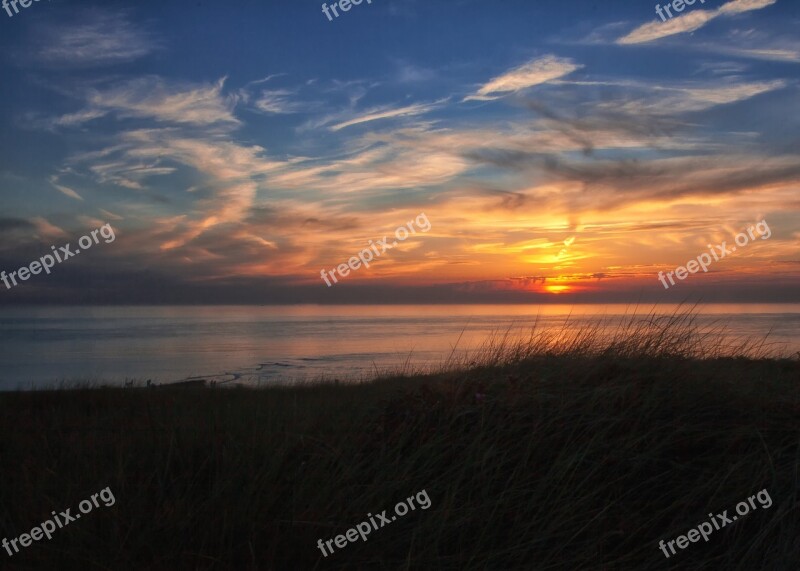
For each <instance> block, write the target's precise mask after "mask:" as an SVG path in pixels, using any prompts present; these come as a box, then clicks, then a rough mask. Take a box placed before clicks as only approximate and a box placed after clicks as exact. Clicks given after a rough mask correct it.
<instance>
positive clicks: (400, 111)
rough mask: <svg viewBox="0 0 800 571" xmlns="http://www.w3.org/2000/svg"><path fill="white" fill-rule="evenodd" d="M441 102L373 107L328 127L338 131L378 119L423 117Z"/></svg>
mask: <svg viewBox="0 0 800 571" xmlns="http://www.w3.org/2000/svg"><path fill="white" fill-rule="evenodd" d="M441 103H443V101H436V102H434V103H415V104H414V105H406V106H405V107H394V108H392V107H375V108H372V109H369V110H367V111H366V112H365V113H364V114H363V115H359V116H357V117H353V118H352V119H348V120H346V121H342V122H340V123H336V124H334V125H331V126H330V127H328V128H329V129H330V130H331V131H339V130H340V129H344V128H345V127H351V126H353V125H359V124H361V123H369V122H370V121H378V120H380V119H392V118H395V117H410V116H413V115H423V114H425V113H428V112H429V111H433V110H434V109H436V108H437V107H438V106H439V105H441Z"/></svg>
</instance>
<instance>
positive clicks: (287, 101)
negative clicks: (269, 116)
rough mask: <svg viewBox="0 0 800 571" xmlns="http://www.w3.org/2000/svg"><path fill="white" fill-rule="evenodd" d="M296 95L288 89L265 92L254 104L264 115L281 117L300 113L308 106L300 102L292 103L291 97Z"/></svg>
mask: <svg viewBox="0 0 800 571" xmlns="http://www.w3.org/2000/svg"><path fill="white" fill-rule="evenodd" d="M294 95H296V93H295V92H294V91H290V90H288V89H273V90H264V91H262V92H261V96H260V97H259V98H258V99H257V100H256V101H255V103H254V104H255V106H256V108H257V109H259V110H260V111H263V112H264V113H274V114H280V115H287V114H292V113H300V112H302V111H303V110H304V109H305V107H306V106H305V105H304V104H303V103H301V102H299V101H292V99H291V97H292V96H294Z"/></svg>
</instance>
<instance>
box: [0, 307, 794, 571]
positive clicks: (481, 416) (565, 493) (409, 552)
mask: <svg viewBox="0 0 800 571" xmlns="http://www.w3.org/2000/svg"><path fill="white" fill-rule="evenodd" d="M663 325H664V324H663V323H662V324H661V325H658V327H656V326H655V324H654V323H653V322H651V323H650V324H649V325H647V327H646V330H629V331H627V332H625V335H622V336H620V337H619V338H618V339H616V340H615V341H614V342H613V343H610V344H609V343H606V344H605V345H603V346H600V345H598V344H597V343H595V342H593V341H592V342H590V341H591V340H590V339H589V337H587V336H586V335H584V336H583V337H582V338H581V339H577V338H573V339H572V340H571V342H569V343H565V340H564V339H560V340H558V342H559V345H558V346H559V347H562V348H563V349H561V350H555V349H554V347H555V345H553V344H549V345H548V343H546V342H544V340H543V339H535V340H533V342H532V343H529V344H528V345H527V346H525V347H522V346H519V345H515V346H514V347H506V346H504V345H503V344H500V345H497V346H494V347H493V348H492V347H490V348H488V349H487V351H486V352H484V354H483V355H482V358H481V359H480V362H481V363H483V364H482V365H475V366H474V367H473V368H471V369H466V370H464V369H461V368H460V367H451V370H449V371H445V372H441V373H438V374H434V375H410V376H406V377H396V378H385V379H381V380H378V381H376V382H374V383H369V384H359V385H352V386H348V385H339V386H331V385H316V386H304V387H293V388H292V387H284V388H275V389H267V390H247V389H230V390H228V389H214V390H211V389H196V388H189V389H186V388H184V389H175V388H172V389H170V388H163V387H162V388H159V389H155V390H148V389H92V390H71V391H52V392H38V393H14V394H2V395H0V430H1V431H2V439H1V440H0V473H1V474H2V481H0V539H2V537H6V538H9V539H10V538H12V537H17V536H19V535H20V534H22V533H25V532H28V531H30V529H31V528H32V527H34V526H36V525H38V524H39V523H41V522H42V521H44V520H46V519H48V518H50V517H51V515H50V514H51V512H52V511H53V510H56V511H62V510H65V509H66V508H72V510H73V512H75V511H77V505H78V503H79V502H80V501H81V500H84V499H87V498H88V497H90V496H91V494H93V493H95V492H97V491H99V490H101V489H103V488H105V487H107V486H108V487H110V488H111V490H112V491H113V493H114V495H115V498H116V504H115V505H114V506H112V507H109V508H105V507H101V508H99V509H95V510H94V511H92V512H91V513H90V514H86V515H84V516H83V517H82V519H80V520H79V521H76V522H73V523H71V524H70V525H69V526H67V527H65V528H64V529H62V530H59V531H57V532H56V534H55V535H54V537H53V539H52V540H50V541H48V540H46V539H43V540H41V541H38V542H35V543H34V544H33V545H32V546H30V547H28V548H25V549H23V550H22V552H21V553H19V554H15V555H14V556H13V557H9V556H8V554H7V553H6V552H5V551H0V568H3V569H6V568H7V569H113V570H121V569H137V570H139V569H237V570H239V569H263V570H268V569H276V570H295V569H300V570H305V569H376V570H380V569H407V570H417V569H437V570H440V569H441V570H450V569H452V570H464V569H476V570H477V569H490V570H506V569H532V570H550V569H552V570H565V571H574V570H581V569H598V570H600V569H609V570H611V569H637V570H638V569H641V570H649V569H653V570H656V569H659V570H660V569H675V570H681V571H686V570H701V569H702V570H704V571H705V570H716V569H726V570H754V569H757V570H796V569H797V568H798V562H800V511H799V510H800V502H799V501H798V484H800V481H798V478H799V475H798V470H799V469H800V362H798V361H797V360H796V359H758V358H755V359H748V358H735V357H725V356H722V354H721V352H719V351H717V350H716V349H719V347H718V346H713V345H709V344H708V338H706V339H703V338H702V335H701V334H700V332H698V331H697V330H694V329H692V328H691V327H688V328H687V327H686V326H687V325H688V323H687V322H683V324H682V325H680V326H679V327H677V328H676V327H675V323H674V322H673V323H672V324H671V325H669V326H668V327H664V326H663ZM659 331H660V333H659ZM658 336H660V338H659V337H658ZM595 341H596V340H595ZM698 343H705V345H702V346H699V345H698ZM534 347H536V348H534ZM704 354H705V358H703V355H704ZM763 489H766V490H767V491H768V493H769V495H770V497H771V498H772V500H773V504H772V506H771V507H769V508H768V509H762V508H760V507H759V509H756V510H753V511H751V512H750V514H749V515H747V516H745V517H740V518H739V520H738V521H736V522H734V523H733V524H732V525H728V526H727V527H725V528H723V529H720V530H718V531H714V533H712V534H711V535H710V536H709V540H708V542H707V543H706V542H704V541H703V540H702V539H701V540H700V541H699V542H698V543H690V544H689V546H688V547H687V548H686V549H684V550H678V553H677V555H674V556H672V557H671V558H670V559H667V558H666V557H665V556H664V554H663V553H662V552H661V550H660V549H659V547H658V542H659V541H660V540H662V539H663V540H670V539H675V538H676V537H677V536H679V535H684V534H686V533H687V532H688V531H689V530H690V529H691V528H693V527H696V526H697V525H698V524H700V523H702V522H704V521H708V519H709V517H708V514H709V513H712V512H713V513H715V514H716V513H721V512H722V511H723V510H728V514H729V515H732V514H734V513H735V511H734V507H735V506H736V504H737V503H738V502H740V501H742V500H746V499H747V498H748V497H750V496H753V495H755V494H757V493H758V492H759V491H761V490H763ZM421 490H426V492H427V494H428V496H429V497H430V499H431V502H432V505H431V507H430V508H429V509H427V510H421V509H419V508H418V509H417V510H415V511H411V512H409V513H408V515H406V516H405V517H402V518H398V519H397V521H394V522H392V523H391V525H388V526H386V527H383V528H382V529H379V530H377V531H373V532H372V533H371V534H370V535H369V536H368V541H366V542H363V541H358V542H356V543H349V544H348V545H347V546H346V547H344V548H341V549H337V550H336V552H335V553H334V554H333V555H330V556H328V557H327V558H325V557H323V556H322V553H321V552H320V550H319V549H318V548H317V541H318V540H319V539H322V540H323V541H325V540H329V539H333V538H334V537H335V536H336V535H339V534H343V533H345V532H346V531H347V530H348V529H349V528H351V527H354V526H355V525H356V524H358V523H360V522H362V521H365V520H367V514H368V513H371V514H376V513H380V512H382V511H383V510H387V513H388V514H389V515H391V514H392V513H393V508H394V505H395V504H396V503H397V502H400V501H402V500H404V499H405V498H408V497H409V496H412V495H414V494H417V493H418V492H420V491H421Z"/></svg>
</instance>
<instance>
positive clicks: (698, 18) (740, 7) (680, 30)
mask: <svg viewBox="0 0 800 571" xmlns="http://www.w3.org/2000/svg"><path fill="white" fill-rule="evenodd" d="M777 1H778V0H731V1H730V2H728V3H726V4H723V5H722V6H720V7H719V8H717V9H716V10H701V9H699V8H695V9H693V10H692V11H691V12H688V13H686V14H683V15H680V16H675V17H673V18H671V19H669V20H667V21H665V22H662V21H661V20H659V19H657V20H656V21H655V22H650V23H648V24H643V25H641V26H639V27H638V28H636V29H635V30H633V31H632V32H630V33H628V34H626V35H625V36H622V37H621V38H619V39H617V42H616V43H618V44H620V45H628V44H643V43H647V42H652V41H655V40H658V39H660V38H666V37H668V36H674V35H675V34H685V33H688V32H694V31H695V30H699V29H700V28H702V27H703V26H705V25H706V24H707V23H708V22H710V21H711V20H714V19H715V18H718V17H720V16H731V15H735V14H742V13H744V12H749V11H751V10H761V9H762V8H766V7H767V6H771V5H773V4H775V2H777Z"/></svg>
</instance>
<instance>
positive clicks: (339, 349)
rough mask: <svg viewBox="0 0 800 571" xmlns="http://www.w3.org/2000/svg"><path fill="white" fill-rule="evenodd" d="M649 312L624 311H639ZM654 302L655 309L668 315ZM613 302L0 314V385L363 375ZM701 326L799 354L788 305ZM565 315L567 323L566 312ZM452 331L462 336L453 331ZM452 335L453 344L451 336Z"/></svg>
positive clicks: (799, 335)
mask: <svg viewBox="0 0 800 571" xmlns="http://www.w3.org/2000/svg"><path fill="white" fill-rule="evenodd" d="M650 309H651V308H650V307H640V308H638V309H637V310H636V312H637V314H640V315H641V316H642V317H643V316H644V315H645V314H646V313H647V312H648V311H649V310H650ZM672 309H673V308H672V307H670V306H659V307H658V311H659V312H665V313H668V312H671V311H672ZM632 311H634V307H633V306H625V305H579V306H557V305H547V306H522V305H480V306H475V305H469V306H449V305H448V306H435V305H434V306H429V305H426V306H336V307H330V306H313V305H304V306H280V307H279V306H252V307H241V306H239V307H228V306H226V307H104V308H96V307H95V308H92V307H71V308H51V307H49V308H14V309H4V310H0V362H2V365H3V366H2V369H0V390H13V389H17V388H32V387H33V388H35V387H42V386H46V385H50V384H54V383H57V382H60V381H68V382H71V381H86V380H89V381H97V382H108V383H115V384H121V383H123V382H124V381H125V380H126V379H137V380H139V381H145V380H147V379H152V380H153V381H154V382H158V383H163V382H173V381H179V380H183V379H187V378H191V377H202V378H205V379H215V380H217V381H218V382H228V383H231V382H236V383H247V384H253V385H256V384H269V383H277V382H283V381H286V380H293V379H315V378H320V377H326V378H356V379H357V378H367V377H370V376H372V375H373V374H374V373H375V371H376V370H378V371H384V370H387V369H398V368H401V367H402V366H403V364H404V363H406V362H407V361H408V362H409V363H410V365H412V366H416V367H425V366H435V365H436V364H438V363H441V362H442V361H443V360H444V359H445V358H446V357H447V356H448V355H449V354H450V353H451V351H452V350H453V346H454V345H456V343H457V342H458V345H457V350H458V351H461V350H465V351H468V350H470V349H474V348H475V347H476V346H478V345H479V344H480V342H481V341H483V340H485V339H486V338H487V337H488V336H490V335H491V334H492V333H493V332H498V331H500V332H502V331H505V330H507V329H508V327H509V326H511V325H513V326H514V328H515V331H516V332H517V334H520V335H521V334H523V332H524V334H525V335H527V333H529V331H530V326H531V325H532V324H533V322H534V321H535V320H538V328H539V329H542V328H554V329H558V330H561V329H562V328H564V327H565V323H567V327H568V328H571V329H573V330H574V329H580V328H585V327H591V326H592V325H593V324H594V323H596V322H597V320H598V319H605V320H606V322H613V321H614V320H615V319H619V318H620V316H622V315H624V314H625V313H626V312H627V313H628V314H629V315H630V313H631V312H632ZM699 311H700V312H701V316H700V322H701V324H711V323H724V324H725V325H726V326H727V328H728V331H729V332H730V335H732V336H738V337H750V338H753V339H761V338H763V337H765V336H766V335H767V334H768V333H769V340H770V341H772V342H777V343H781V344H782V345H781V347H782V348H783V349H784V351H785V352H786V353H794V352H796V351H798V350H800V305H708V306H704V307H701V308H699ZM568 317H569V320H568V321H567V318H568ZM462 332H463V335H462ZM459 336H461V339H460V341H459Z"/></svg>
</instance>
